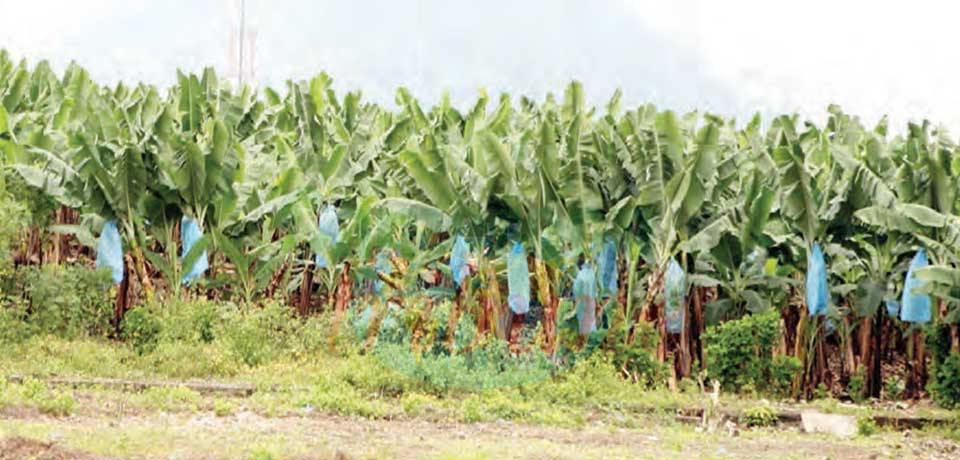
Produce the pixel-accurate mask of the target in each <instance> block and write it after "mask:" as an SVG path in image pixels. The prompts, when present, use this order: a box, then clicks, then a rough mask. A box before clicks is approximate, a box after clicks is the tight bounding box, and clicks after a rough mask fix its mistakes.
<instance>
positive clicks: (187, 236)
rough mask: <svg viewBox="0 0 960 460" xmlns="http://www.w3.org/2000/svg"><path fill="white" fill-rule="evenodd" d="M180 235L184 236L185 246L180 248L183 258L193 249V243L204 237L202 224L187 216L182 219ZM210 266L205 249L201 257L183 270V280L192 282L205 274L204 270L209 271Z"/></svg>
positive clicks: (188, 282)
mask: <svg viewBox="0 0 960 460" xmlns="http://www.w3.org/2000/svg"><path fill="white" fill-rule="evenodd" d="M180 237H181V238H183V247H182V248H181V249H180V259H181V260H183V258H185V257H186V256H187V254H189V253H190V250H191V249H193V245H195V244H197V241H199V240H200V238H202V237H203V232H202V231H201V230H200V225H199V224H198V223H197V221H196V219H192V218H190V217H187V216H183V218H182V219H180ZM208 268H210V263H209V262H208V261H207V250H206V249H204V250H203V253H202V254H200V257H198V258H197V260H195V261H194V262H193V264H192V265H191V266H190V267H188V268H186V269H185V270H184V271H183V276H182V277H181V280H182V281H183V282H184V283H186V284H190V283H191V282H193V281H194V280H196V279H199V278H200V277H201V276H203V272H205V271H207V269H208Z"/></svg>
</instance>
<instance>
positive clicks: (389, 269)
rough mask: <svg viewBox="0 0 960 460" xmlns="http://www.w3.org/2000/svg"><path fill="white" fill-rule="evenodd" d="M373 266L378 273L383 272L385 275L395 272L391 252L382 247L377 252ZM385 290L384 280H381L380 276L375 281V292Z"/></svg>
mask: <svg viewBox="0 0 960 460" xmlns="http://www.w3.org/2000/svg"><path fill="white" fill-rule="evenodd" d="M373 268H374V269H375V270H376V271H377V273H382V274H384V275H391V274H393V264H391V263H390V254H389V251H387V250H386V249H381V250H380V252H378V253H377V259H376V261H374V263H373ZM382 290H383V281H380V278H377V279H376V280H375V281H374V282H373V292H374V293H377V294H379V293H380V291H382Z"/></svg>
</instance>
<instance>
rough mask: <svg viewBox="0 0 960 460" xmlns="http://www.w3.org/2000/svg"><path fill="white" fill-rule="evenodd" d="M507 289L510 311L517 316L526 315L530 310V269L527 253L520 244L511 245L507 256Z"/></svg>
mask: <svg viewBox="0 0 960 460" xmlns="http://www.w3.org/2000/svg"><path fill="white" fill-rule="evenodd" d="M507 287H508V288H509V291H510V295H509V296H508V297H507V303H508V304H509V305H510V309H511V310H513V312H514V313H516V314H518V315H524V314H526V313H527V311H529V310H530V268H529V267H528V266H527V253H526V251H524V250H523V245H522V244H520V243H513V247H512V248H510V253H509V254H508V255H507Z"/></svg>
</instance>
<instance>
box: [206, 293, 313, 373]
mask: <svg viewBox="0 0 960 460" xmlns="http://www.w3.org/2000/svg"><path fill="white" fill-rule="evenodd" d="M300 326H301V324H300V322H299V321H298V320H296V319H295V318H293V317H292V310H291V309H290V307H287V306H285V305H283V304H281V303H279V302H275V301H267V302H265V303H264V304H263V306H260V307H258V306H254V305H243V306H233V305H229V306H228V308H227V309H225V311H224V316H223V322H222V324H221V328H222V329H221V332H220V333H221V334H222V338H223V340H224V342H225V343H226V345H227V348H228V350H229V351H230V352H231V353H232V354H233V355H234V356H235V357H236V358H237V360H238V361H239V362H242V363H243V364H246V365H248V366H257V365H259V364H261V363H264V362H267V361H270V360H272V359H274V358H276V357H277V356H278V355H279V354H280V353H281V352H283V351H285V350H289V349H290V346H291V344H292V343H293V342H294V340H293V339H294V338H295V337H296V336H297V335H298V334H299V330H300Z"/></svg>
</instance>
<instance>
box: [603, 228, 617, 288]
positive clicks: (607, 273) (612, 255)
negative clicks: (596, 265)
mask: <svg viewBox="0 0 960 460" xmlns="http://www.w3.org/2000/svg"><path fill="white" fill-rule="evenodd" d="M600 289H601V292H602V293H603V294H616V293H617V244H616V243H614V242H613V240H610V239H608V240H607V242H606V243H604V245H603V251H601V252H600Z"/></svg>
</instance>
